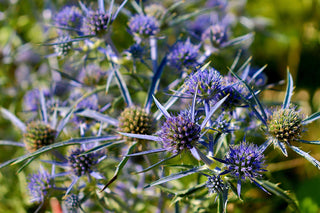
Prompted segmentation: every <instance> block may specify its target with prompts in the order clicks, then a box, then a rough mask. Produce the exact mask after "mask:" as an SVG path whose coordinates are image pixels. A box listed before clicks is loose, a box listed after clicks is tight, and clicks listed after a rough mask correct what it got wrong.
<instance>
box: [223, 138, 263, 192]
mask: <svg viewBox="0 0 320 213" xmlns="http://www.w3.org/2000/svg"><path fill="white" fill-rule="evenodd" d="M217 160H218V161H220V162H222V163H224V164H226V167H227V168H226V169H225V171H224V172H222V173H221V174H220V175H224V174H230V176H232V177H234V178H235V179H237V180H238V195H239V196H240V191H241V181H242V180H246V179H249V180H250V181H251V182H254V183H255V184H257V183H256V181H255V180H254V179H255V178H261V177H262V174H261V172H265V171H267V170H265V168H266V165H265V157H264V155H263V154H262V152H261V151H260V149H259V147H258V146H257V145H255V144H252V143H247V142H245V141H243V142H241V143H240V144H239V145H235V146H231V147H230V150H229V152H228V153H227V154H226V157H225V159H224V160H219V159H217Z"/></svg>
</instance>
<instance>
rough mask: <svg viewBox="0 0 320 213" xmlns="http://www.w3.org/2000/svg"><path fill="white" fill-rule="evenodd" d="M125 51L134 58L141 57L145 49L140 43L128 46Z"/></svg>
mask: <svg viewBox="0 0 320 213" xmlns="http://www.w3.org/2000/svg"><path fill="white" fill-rule="evenodd" d="M127 52H129V53H130V54H131V56H132V57H133V58H134V59H136V58H138V59H141V58H142V57H143V55H144V54H145V52H146V51H145V49H144V48H143V47H142V46H141V45H140V44H134V45H132V46H130V47H129V49H128V50H127Z"/></svg>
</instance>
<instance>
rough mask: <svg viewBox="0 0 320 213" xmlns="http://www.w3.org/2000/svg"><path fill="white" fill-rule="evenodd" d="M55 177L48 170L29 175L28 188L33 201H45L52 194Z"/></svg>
mask: <svg viewBox="0 0 320 213" xmlns="http://www.w3.org/2000/svg"><path fill="white" fill-rule="evenodd" d="M52 187H53V179H52V177H51V176H50V174H49V173H48V172H47V171H44V170H43V171H39V172H38V173H35V174H33V175H30V176H29V177H28V189H29V194H30V196H31V202H35V203H43V202H44V200H45V199H46V198H48V197H49V195H50V190H51V189H52Z"/></svg>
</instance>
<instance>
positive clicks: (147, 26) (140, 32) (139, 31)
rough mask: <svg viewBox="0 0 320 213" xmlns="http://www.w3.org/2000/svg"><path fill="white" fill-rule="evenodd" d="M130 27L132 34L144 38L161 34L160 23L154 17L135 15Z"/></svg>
mask: <svg viewBox="0 0 320 213" xmlns="http://www.w3.org/2000/svg"><path fill="white" fill-rule="evenodd" d="M128 25H129V29H130V32H131V33H133V34H134V35H136V36H138V37H142V38H145V37H149V36H154V35H156V34H157V33H158V32H159V23H158V21H157V20H156V19H155V18H154V17H152V16H146V15H135V16H133V17H132V18H131V19H130V21H129V24H128Z"/></svg>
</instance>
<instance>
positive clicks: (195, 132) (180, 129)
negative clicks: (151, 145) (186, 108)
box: [159, 113, 201, 153]
mask: <svg viewBox="0 0 320 213" xmlns="http://www.w3.org/2000/svg"><path fill="white" fill-rule="evenodd" d="M200 133H201V128H200V126H199V125H198V124H197V123H195V122H193V121H192V120H191V118H190V116H188V115H187V114H186V113H180V114H179V115H178V116H174V117H173V116H172V117H168V118H167V120H166V121H165V122H164V123H163V125H162V127H161V130H160V132H159V137H160V138H161V141H162V143H163V146H164V148H165V149H167V150H168V151H170V152H172V153H179V152H181V151H183V150H186V149H192V148H193V147H194V146H195V145H196V143H197V142H198V140H199V138H200Z"/></svg>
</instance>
